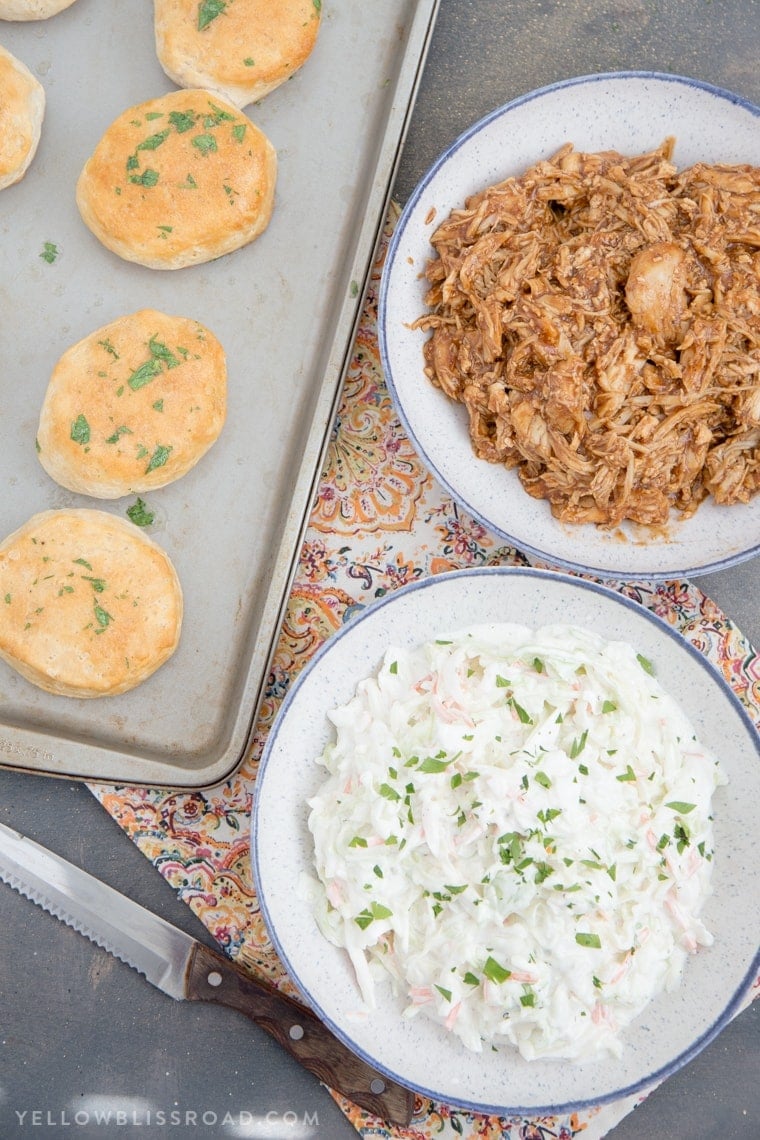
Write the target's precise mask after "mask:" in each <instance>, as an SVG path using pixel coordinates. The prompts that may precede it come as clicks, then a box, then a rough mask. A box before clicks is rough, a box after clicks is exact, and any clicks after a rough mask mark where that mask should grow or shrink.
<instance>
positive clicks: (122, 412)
mask: <svg viewBox="0 0 760 1140" xmlns="http://www.w3.org/2000/svg"><path fill="white" fill-rule="evenodd" d="M226 407H227V366H226V361H225V355H224V349H223V348H222V346H221V344H220V343H219V341H218V340H217V338H216V337H215V336H214V334H213V333H211V332H210V331H209V330H208V329H207V328H205V327H204V326H203V325H201V324H199V322H198V321H194V320H191V319H189V318H187V317H172V316H168V315H167V314H166V313H159V312H157V311H156V310H155V309H142V310H141V311H140V312H137V313H132V314H130V315H129V316H125V317H120V318H119V319H118V320H116V321H112V322H111V323H110V324H108V325H105V326H104V327H103V328H100V329H97V330H96V331H95V332H93V333H90V335H89V336H87V337H85V338H84V339H83V340H80V341H79V342H78V344H75V345H73V346H72V347H71V348H69V349H67V350H66V352H64V354H63V355H62V356H61V358H60V360H59V361H58V363H57V364H56V366H55V368H54V369H53V372H52V375H51V377H50V382H49V384H48V388H47V392H46V393H45V399H44V401H43V404H42V410H41V413H40V423H39V429H38V432H37V454H38V457H39V460H40V462H41V464H42V466H43V467H44V468H45V470H46V471H47V473H48V475H50V476H51V477H52V478H53V479H55V480H56V482H57V483H60V484H61V485H62V486H63V487H68V488H69V490H71V491H78V492H80V493H81V494H84V495H93V496H94V497H95V498H98V499H116V498H118V497H119V496H120V495H129V494H131V493H133V492H139V491H150V490H153V489H155V488H156V487H165V486H166V485H167V484H168V483H172V482H173V481H174V480H175V479H179V478H180V476H182V475H184V474H185V473H186V472H187V471H189V470H190V468H191V467H194V466H195V464H196V463H197V462H198V460H199V459H200V458H201V456H202V455H204V454H205V453H206V452H207V451H208V449H209V448H210V447H211V445H212V444H213V443H214V441H215V440H216V439H217V438H218V436H219V433H220V432H221V430H222V426H223V424H224V419H225V414H226Z"/></svg>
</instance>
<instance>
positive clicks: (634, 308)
mask: <svg viewBox="0 0 760 1140" xmlns="http://www.w3.org/2000/svg"><path fill="white" fill-rule="evenodd" d="M687 266H688V259H687V257H686V254H685V253H684V251H683V249H682V248H681V246H680V245H677V244H676V243H675V242H673V241H658V242H656V243H655V244H654V245H650V246H647V247H646V249H642V250H639V252H638V253H637V254H636V256H635V257H634V258H633V260H632V261H631V268H630V271H629V273H628V280H627V281H626V283H625V300H626V304H627V305H628V308H629V310H630V313H631V316H632V317H633V323H634V324H635V325H637V326H638V327H639V328H642V329H644V330H645V331H646V332H648V333H650V334H651V336H652V337H654V340H655V342H656V343H657V344H658V345H673V344H677V343H678V342H679V341H680V339H681V336H682V335H683V332H684V331H685V327H684V325H685V319H686V311H687V307H688V297H687V295H686V279H687Z"/></svg>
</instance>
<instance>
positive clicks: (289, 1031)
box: [0, 823, 414, 1124]
mask: <svg viewBox="0 0 760 1140" xmlns="http://www.w3.org/2000/svg"><path fill="white" fill-rule="evenodd" d="M0 879H1V880H2V881H3V882H5V883H7V884H8V886H9V887H12V888H13V889H14V890H16V891H18V892H19V894H21V895H24V896H25V897H26V898H28V899H30V900H31V901H32V902H34V903H36V904H37V906H40V907H42V909H43V910H46V911H48V912H49V913H50V914H52V915H54V916H55V917H56V918H58V919H60V920H61V921H62V922H65V923H66V924H67V925H68V926H72V927H73V928H74V929H75V930H77V931H79V933H80V934H84V935H86V937H87V938H89V939H90V940H91V941H92V942H94V943H96V945H98V946H100V947H101V948H102V949H103V950H107V951H108V952H109V953H110V954H113V955H114V957H116V958H119V959H120V960H121V961H122V962H125V963H126V964H127V965H129V966H132V967H133V968H134V969H135V970H137V971H138V972H139V973H141V974H143V975H144V976H145V977H146V978H147V980H148V981H149V982H151V984H152V985H154V986H156V987H157V988H158V989H159V990H161V991H162V992H163V993H165V994H168V995H169V997H172V998H174V999H175V1000H178V1001H183V1000H184V1001H209V1002H218V1003H219V1004H221V1005H224V1006H228V1007H230V1008H231V1009H235V1010H237V1011H238V1012H239V1013H243V1014H245V1015H246V1017H249V1018H250V1019H251V1020H252V1021H253V1022H255V1024H256V1025H258V1026H259V1027H260V1028H261V1029H264V1030H265V1031H266V1032H267V1033H269V1034H270V1035H271V1036H272V1037H274V1039H275V1040H276V1041H277V1042H278V1043H279V1044H280V1045H281V1046H282V1047H283V1048H284V1049H285V1050H286V1051H287V1052H288V1053H289V1054H290V1055H291V1056H292V1057H294V1058H295V1060H296V1061H298V1062H300V1064H301V1065H303V1066H304V1068H306V1069H308V1070H309V1071H310V1072H312V1073H314V1075H315V1076H317V1077H318V1078H319V1080H320V1081H322V1082H323V1083H324V1084H326V1085H329V1087H330V1088H331V1089H334V1090H335V1091H336V1092H338V1093H340V1094H341V1095H343V1096H345V1097H348V1099H349V1100H351V1101H353V1102H354V1103H355V1104H358V1105H360V1107H362V1108H365V1109H367V1110H368V1111H369V1112H371V1113H373V1114H374V1115H375V1116H379V1117H381V1118H382V1119H385V1120H387V1121H390V1122H391V1123H394V1124H408V1123H409V1122H410V1120H411V1118H412V1111H413V1107H414V1094H413V1093H412V1092H411V1091H410V1090H409V1089H406V1088H404V1087H403V1086H402V1085H399V1084H397V1083H396V1082H395V1081H392V1080H390V1079H389V1078H388V1077H386V1076H385V1075H384V1074H382V1073H379V1072H378V1071H377V1070H375V1069H373V1068H372V1066H370V1065H369V1064H367V1063H366V1062H365V1061H363V1060H362V1059H361V1058H360V1057H358V1056H356V1054H355V1053H353V1052H352V1051H351V1050H350V1049H349V1048H348V1047H347V1046H346V1045H344V1044H343V1042H342V1041H340V1040H339V1039H338V1038H337V1037H336V1036H335V1035H334V1034H333V1033H331V1031H330V1030H329V1029H328V1028H327V1026H326V1025H324V1023H323V1022H321V1021H320V1020H319V1018H318V1017H317V1016H316V1015H315V1014H314V1013H312V1012H311V1010H309V1009H307V1008H306V1007H305V1006H304V1005H302V1004H301V1003H300V1002H297V1001H295V1000H294V999H292V998H290V997H289V996H288V995H286V994H283V993H281V992H280V991H279V990H277V989H275V987H274V986H272V985H270V984H269V983H268V982H264V981H261V980H259V979H257V978H255V977H253V976H252V975H251V974H249V973H247V972H246V971H245V970H242V969H241V968H240V967H239V966H237V965H235V963H234V962H232V961H231V960H230V959H229V958H226V957H225V956H224V955H223V954H220V953H216V952H215V951H214V950H211V949H209V947H207V946H205V945H204V944H203V943H202V942H198V941H197V940H196V939H194V938H192V937H191V936H190V935H189V934H186V933H185V932H184V931H183V930H180V929H179V928H178V927H176V926H173V925H172V924H171V923H170V922H167V921H166V920H165V919H163V918H161V917H160V916H159V915H157V914H154V913H153V912H152V911H150V910H147V909H146V908H145V907H143V906H141V905H140V904H139V903H136V902H134V901H133V900H132V899H130V898H128V897H127V896H126V895H123V894H121V892H120V891H117V890H115V889H114V888H113V887H110V886H108V885H107V884H106V883H103V882H101V881H100V880H99V879H97V878H95V877H94V876H93V875H90V874H89V873H88V872H87V871H84V870H82V869H81V868H80V867H77V866H75V865H74V864H73V863H69V862H68V861H67V860H66V859H63V858H61V857H60V856H59V855H56V854H54V853H53V852H52V851H49V850H48V849H47V848H45V847H42V846H41V845H40V844H39V843H35V842H34V840H32V839H29V838H27V837H26V836H23V835H21V834H20V832H18V831H14V830H13V829H12V828H9V827H6V826H5V825H4V824H2V823H0Z"/></svg>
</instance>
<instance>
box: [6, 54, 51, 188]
mask: <svg viewBox="0 0 760 1140" xmlns="http://www.w3.org/2000/svg"><path fill="white" fill-rule="evenodd" d="M44 117H45V90H44V88H43V86H42V84H41V83H40V82H39V80H37V79H35V77H34V76H33V75H32V73H31V71H30V70H29V68H28V67H27V66H26V64H24V63H22V62H21V60H20V59H16V57H15V56H14V55H12V54H11V53H10V52H9V51H6V50H5V48H3V47H0V190H4V189H5V187H6V186H12V185H13V184H14V183H15V182H20V181H21V179H22V178H23V177H24V175H25V174H26V172H27V170H28V169H29V166H30V165H31V162H32V159H33V158H34V156H35V154H36V152H37V146H38V145H39V141H40V135H41V133H42V121H43V119H44Z"/></svg>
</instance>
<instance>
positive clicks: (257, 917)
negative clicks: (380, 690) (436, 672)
mask: <svg viewBox="0 0 760 1140" xmlns="http://www.w3.org/2000/svg"><path fill="white" fill-rule="evenodd" d="M396 213H397V212H396V210H395V208H392V209H391V213H390V216H389V219H388V224H387V227H386V233H385V237H384V241H383V242H382V245H381V251H380V256H379V258H378V261H377V263H376V264H375V266H374V269H373V273H372V275H371V280H370V284H369V289H368V294H367V298H366V302H365V306H364V311H363V317H362V320H361V322H360V326H359V329H358V333H357V337H356V342H355V346H354V351H353V357H352V360H351V364H350V367H349V369H348V374H347V377H346V381H345V387H344V391H343V396H342V403H341V406H340V409H339V411H338V414H337V417H336V420H335V424H334V426H333V429H332V436H331V441H330V446H329V452H328V455H327V459H326V463H325V469H324V471H323V472H322V477H321V481H320V484H319V488H318V492H317V496H316V501H315V503H314V507H313V511H312V514H311V518H310V524H309V528H308V532H307V534H306V537H305V541H304V544H303V549H302V551H301V556H300V561H299V565H298V570H297V573H296V576H295V580H294V584H293V587H292V593H291V596H290V600H289V605H288V608H287V613H286V616H285V619H284V623H283V627H282V630H281V633H280V638H279V643H278V647H277V650H276V655H275V657H274V662H273V665H272V670H271V674H270V676H269V678H268V684H267V689H266V695H265V699H264V703H263V707H262V709H261V714H260V717H259V721H258V726H257V729H256V732H255V738H254V741H253V745H252V748H251V750H250V753H249V755H248V756H247V758H246V760H245V762H244V763H243V765H242V767H241V768H240V770H239V771H238V772H237V773H235V775H234V776H233V777H231V778H230V779H229V780H228V781H226V782H225V783H224V784H221V785H219V786H217V787H215V788H213V789H210V790H206V791H202V792H199V791H193V792H167V791H165V790H164V791H160V790H153V789H146V788H127V787H106V786H104V785H92V786H91V791H92V792H93V794H94V795H95V796H96V797H97V798H98V799H99V800H100V802H101V803H102V805H103V807H104V808H105V809H106V810H107V811H108V812H109V813H110V814H111V816H112V817H113V818H114V819H115V820H116V821H117V823H118V824H119V825H120V826H121V827H122V828H123V830H124V831H125V832H126V833H127V834H128V835H129V836H130V838H131V839H132V840H133V841H134V842H135V843H136V844H137V846H138V847H139V848H140V850H141V851H142V852H143V854H144V855H145V856H146V857H147V858H148V859H150V860H151V862H152V863H153V864H154V866H155V867H156V868H157V869H158V871H159V872H160V873H161V874H162V875H163V876H164V877H165V878H166V879H167V880H168V881H169V882H170V883H171V884H172V886H173V887H174V888H175V890H176V891H177V892H178V893H179V895H180V897H181V898H182V899H184V901H185V902H186V903H187V904H188V905H189V906H190V907H191V908H192V910H193V911H194V912H195V914H196V915H197V916H198V917H199V918H200V919H201V921H202V922H203V923H204V924H205V926H206V927H207V928H208V930H209V931H210V932H211V934H212V935H213V936H214V937H215V938H216V939H217V941H218V942H219V943H220V945H221V946H222V948H223V949H224V950H225V951H226V952H227V953H228V954H229V955H230V956H231V957H232V958H234V959H235V960H236V961H237V962H238V963H239V964H242V965H247V966H250V967H251V969H252V970H254V971H257V972H259V973H260V974H264V975H266V976H267V977H268V978H270V979H271V980H272V981H274V982H275V984H277V985H278V986H280V987H281V988H283V989H286V990H289V991H290V992H294V991H293V987H292V983H290V981H289V979H288V978H287V976H286V974H285V971H284V969H283V966H282V964H281V963H280V962H279V960H278V958H277V956H276V954H275V952H274V950H273V948H272V945H271V943H270V941H269V938H268V936H267V932H266V929H265V927H264V922H263V919H262V916H261V913H260V911H259V908H258V904H257V900H256V894H255V891H254V887H253V882H252V878H251V869H250V862H249V839H248V829H249V820H250V809H251V802H252V797H253V796H254V795H255V786H256V770H257V763H258V759H259V757H260V755H261V750H262V747H263V744H264V741H265V740H266V736H267V733H268V731H269V729H270V727H271V725H272V723H273V720H274V717H275V716H276V714H277V711H278V708H279V706H280V703H281V701H282V699H283V697H284V695H285V693H286V692H287V691H288V688H289V687H290V685H291V684H292V683H293V680H294V679H295V677H296V675H297V673H298V672H299V670H300V669H301V668H302V666H303V665H304V664H305V663H306V662H307V661H308V660H309V658H310V657H311V656H312V654H313V653H314V651H315V650H316V649H317V647H318V646H319V645H321V644H322V642H323V641H324V640H325V639H326V638H328V637H329V636H330V634H331V633H333V632H334V631H335V630H336V629H338V628H339V627H340V626H341V625H342V624H343V623H344V622H345V621H346V620H347V619H348V618H350V617H351V615H352V614H354V613H355V612H357V611H358V610H360V609H362V608H364V607H365V606H368V605H371V604H372V602H373V601H374V600H375V599H376V598H379V597H382V596H383V594H385V593H387V592H388V591H389V590H395V589H396V588H397V587H399V586H402V585H404V584H405V583H407V582H411V581H413V580H415V579H417V578H422V577H425V576H427V575H432V574H436V573H439V572H440V571H444V570H452V569H461V568H464V567H472V566H484V565H523V566H525V565H540V564H539V563H537V562H536V561H535V560H529V559H527V558H526V557H525V556H524V555H523V554H522V553H520V552H519V551H518V550H515V549H513V548H512V547H509V546H505V545H503V544H502V543H501V542H500V541H499V540H498V539H497V538H496V537H495V536H494V535H493V534H490V533H489V532H488V531H487V530H486V529H484V527H483V526H481V525H480V524H479V523H478V522H476V521H475V520H474V519H472V518H471V517H469V516H468V515H467V514H466V513H464V512H463V511H462V510H460V509H459V507H458V506H457V505H456V503H454V502H453V501H452V500H451V499H450V498H449V497H448V496H447V495H445V494H444V493H443V491H442V490H441V488H440V487H439V486H438V485H437V483H436V482H435V481H434V479H433V478H432V477H431V475H430V474H429V473H428V472H427V470H426V469H425V467H424V466H423V465H422V463H421V461H420V460H419V459H418V457H417V456H416V454H415V452H414V450H413V448H412V446H411V444H410V442H409V440H408V439H407V437H406V436H405V434H404V431H403V429H402V427H401V425H400V423H399V421H398V419H397V417H396V415H395V413H394V409H393V407H392V405H391V401H390V398H389V396H388V392H387V389H386V387H385V384H384V382H383V375H382V370H381V366H380V359H379V353H378V347H377V337H376V296H377V285H378V283H379V278H380V273H381V269H382V258H383V255H384V252H385V248H386V245H387V239H388V237H389V234H390V232H391V230H392V226H393V222H394V220H395V217H396ZM610 584H612V583H610ZM617 585H618V588H620V589H621V590H622V591H623V592H625V594H627V595H628V596H629V597H631V598H633V599H635V600H637V601H638V602H640V603H641V604H642V605H644V606H647V607H648V608H649V609H651V610H653V611H654V612H655V613H657V614H658V615H659V616H660V617H662V618H664V619H665V620H666V621H667V622H669V623H670V624H671V625H672V626H674V627H675V628H677V629H678V630H680V632H681V633H682V635H683V636H684V637H685V638H687V639H688V640H689V641H690V642H691V643H692V644H693V645H695V646H696V647H697V648H698V649H699V650H700V651H701V652H702V653H704V654H705V656H707V657H708V658H709V659H710V660H711V661H712V662H713V663H714V664H716V665H717V666H718V667H719V668H720V670H721V671H722V673H723V675H724V676H725V678H726V680H727V681H728V682H729V683H730V684H731V685H732V686H733V688H734V690H735V691H736V693H737V694H738V696H739V697H740V699H741V700H742V701H743V702H744V704H745V706H746V708H747V709H748V711H749V713H750V715H751V716H752V717H753V719H754V721H755V723H757V724H758V726H760V661H759V660H758V656H757V654H756V653H755V651H754V650H753V649H752V647H751V646H750V645H749V644H748V643H747V641H746V640H745V639H744V637H743V636H742V634H741V633H740V631H739V630H738V629H736V628H735V627H734V626H733V625H732V624H731V622H730V621H729V620H728V619H727V618H726V617H725V615H724V614H723V613H721V611H720V610H719V609H718V608H717V607H716V606H715V604H714V603H713V602H711V601H710V599H709V598H707V597H706V596H705V595H704V594H702V593H701V592H700V590H699V589H698V588H697V587H696V586H694V585H691V584H690V583H688V582H686V581H673V582H667V583H664V584H659V585H653V584H651V583H650V584H647V583H641V582H639V583H628V584H626V585H625V586H620V585H619V584H617ZM758 988H760V979H759V980H758V982H757V983H756V985H755V987H754V989H753V993H752V994H748V995H747V999H746V1004H748V1003H749V1001H750V1000H751V997H752V996H754V994H756V993H757V992H758ZM333 1096H334V1097H335V1100H336V1101H337V1103H338V1105H339V1107H340V1108H341V1109H342V1111H343V1112H344V1113H345V1115H346V1116H347V1117H348V1119H349V1120H350V1121H351V1123H352V1124H353V1125H354V1126H355V1128H356V1129H357V1131H358V1132H359V1133H360V1134H361V1135H362V1136H363V1137H366V1138H368V1140H369V1138H370V1137H376V1138H379V1137H382V1138H385V1140H430V1138H432V1137H433V1136H435V1137H437V1138H438V1140H448V1138H450V1137H455V1136H456V1137H464V1138H465V1140H469V1138H473V1140H474V1138H475V1137H479V1138H488V1140H497V1138H501V1140H504V1138H507V1140H550V1138H551V1140H571V1138H572V1137H576V1136H580V1135H582V1136H583V1137H584V1138H585V1140H596V1138H598V1137H601V1136H604V1135H605V1134H606V1133H607V1132H608V1131H609V1129H610V1128H612V1127H613V1126H614V1125H615V1124H616V1123H617V1122H618V1121H619V1120H620V1119H622V1117H623V1116H624V1115H625V1114H626V1113H627V1112H629V1111H630V1110H631V1109H632V1108H634V1107H635V1104H636V1103H637V1098H635V1097H633V1098H631V1097H629V1098H628V1099H626V1100H624V1101H620V1102H616V1103H615V1104H612V1105H606V1106H604V1107H603V1108H599V1109H597V1110H590V1111H589V1110H586V1111H584V1112H579V1113H573V1114H568V1115H567V1116H564V1117H540V1118H533V1119H527V1118H523V1117H489V1116H482V1115H477V1114H473V1113H469V1112H464V1111H459V1110H453V1109H450V1108H447V1107H446V1106H444V1105H441V1104H435V1103H433V1102H431V1101H429V1100H427V1099H425V1098H423V1097H419V1096H418V1097H417V1098H416V1104H415V1114H414V1118H413V1121H412V1123H411V1125H410V1126H409V1127H407V1128H397V1127H388V1125H386V1124H385V1123H383V1122H381V1121H379V1120H377V1119H376V1118H374V1117H372V1116H370V1115H368V1114H367V1113H366V1112H363V1111H362V1110H360V1109H358V1108H357V1107H356V1106H355V1105H353V1104H350V1103H349V1102H348V1101H346V1100H344V1099H343V1098H342V1097H340V1096H338V1095H337V1094H333Z"/></svg>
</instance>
